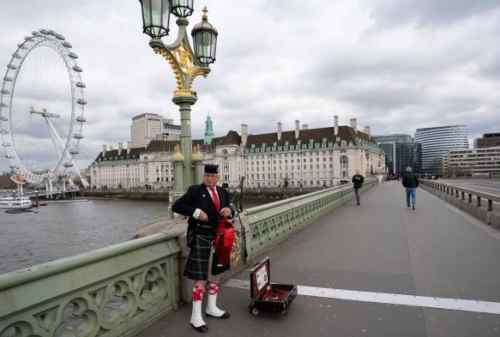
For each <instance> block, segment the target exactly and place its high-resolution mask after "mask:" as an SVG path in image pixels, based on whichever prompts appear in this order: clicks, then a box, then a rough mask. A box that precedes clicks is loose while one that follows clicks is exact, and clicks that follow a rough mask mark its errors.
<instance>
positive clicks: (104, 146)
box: [102, 144, 108, 155]
mask: <svg viewBox="0 0 500 337" xmlns="http://www.w3.org/2000/svg"><path fill="white" fill-rule="evenodd" d="M106 152H108V146H107V145H106V144H103V146H102V154H103V155H105V154H106Z"/></svg>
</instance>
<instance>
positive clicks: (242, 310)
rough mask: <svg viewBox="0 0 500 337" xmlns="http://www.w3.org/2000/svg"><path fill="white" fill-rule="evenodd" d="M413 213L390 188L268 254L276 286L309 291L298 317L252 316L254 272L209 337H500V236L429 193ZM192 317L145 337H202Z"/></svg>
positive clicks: (238, 280)
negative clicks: (294, 286)
mask: <svg viewBox="0 0 500 337" xmlns="http://www.w3.org/2000/svg"><path fill="white" fill-rule="evenodd" d="M404 204H405V202H404V201H403V190H402V188H401V187H400V185H399V184H398V182H386V183H383V184H382V185H379V186H378V187H375V188H373V189H372V190H369V191H368V192H366V193H365V194H364V195H363V196H362V205H361V207H356V206H354V205H353V204H348V205H345V206H343V207H341V208H339V209H337V210H335V212H334V213H332V214H331V215H329V216H326V217H323V218H321V219H320V220H319V221H317V222H316V223H315V224H312V225H310V226H309V227H307V228H306V229H305V230H304V231H302V232H299V233H297V234H295V235H293V236H292V237H291V238H290V239H289V240H288V241H286V242H284V243H282V244H281V245H279V246H278V247H276V248H275V249H273V250H272V251H271V252H269V254H268V255H269V256H270V257H271V271H272V272H271V278H272V280H273V281H275V282H286V283H288V282H290V283H294V284H298V285H299V296H298V297H297V298H296V299H295V301H294V303H293V304H292V306H291V308H290V311H289V313H288V315H287V316H284V317H281V316H280V315H278V316H272V315H264V314H261V315H260V316H258V317H253V316H251V315H250V314H249V313H248V309H247V306H248V303H249V291H248V290H247V289H244V288H247V287H248V283H247V280H248V271H245V272H242V273H240V274H239V275H236V276H235V278H234V279H232V280H230V281H229V282H228V283H226V285H225V287H223V289H222V294H221V299H222V301H221V302H220V303H222V304H223V305H224V307H225V308H227V309H228V310H229V311H230V312H231V314H232V317H231V318H230V319H229V320H227V321H214V320H213V319H208V318H207V319H206V321H207V323H208V326H209V329H210V330H209V332H208V334H207V336H228V337H229V336H231V337H234V336H238V337H244V336H252V337H254V336H273V337H274V336H304V337H309V336H346V337H350V336H363V337H365V336H374V337H375V336H378V337H390V336H395V337H411V336H418V337H423V336H428V337H441V336H443V337H444V336H450V337H451V336H452V337H461V336H463V337H482V336H485V337H486V336H500V303H499V302H500V268H499V267H498V258H499V257H500V234H499V233H500V232H498V231H496V230H494V229H491V228H489V227H487V226H486V225H484V224H482V223H480V222H479V221H478V220H475V219H474V218H472V217H470V216H468V215H466V214H465V213H462V212H461V211H459V210H457V209H455V208H454V207H452V206H450V205H448V204H447V203H445V202H444V201H442V200H441V199H438V198H437V197H435V196H433V195H431V194H429V193H427V192H426V191H423V190H421V189H419V191H418V194H417V209H416V211H411V210H408V209H406V207H405V205H404ZM325 288H327V289H325ZM339 289H344V290H353V292H346V291H342V290H339ZM374 292H377V294H375V293H374ZM381 293H383V294H381ZM391 294H394V295H391ZM401 295H412V296H401ZM413 295H416V296H413ZM429 297H435V299H434V298H429ZM340 298H344V299H340ZM448 299H456V300H448ZM464 300H466V301H464ZM467 300H469V301H467ZM470 300H472V301H470ZM377 302H386V303H377ZM402 303H406V304H408V305H402ZM436 306H438V307H442V308H444V309H436V308H434V307H436ZM189 316H190V306H183V307H182V308H181V309H180V310H179V311H177V312H175V313H173V314H170V315H168V316H167V317H165V318H164V319H162V320H161V321H160V322H158V323H156V324H155V325H153V326H151V327H150V328H148V329H147V330H145V331H144V332H143V333H142V334H141V335H140V337H159V336H176V337H180V336H197V335H199V334H198V333H197V332H195V331H194V330H192V329H191V328H190V327H189V326H188V320H189Z"/></svg>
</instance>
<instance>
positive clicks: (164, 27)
mask: <svg viewBox="0 0 500 337" xmlns="http://www.w3.org/2000/svg"><path fill="white" fill-rule="evenodd" d="M139 2H140V3H141V7H142V23H143V32H144V33H145V34H147V35H149V36H150V37H151V38H152V39H160V38H162V37H164V36H167V35H168V32H169V24H170V0H139Z"/></svg>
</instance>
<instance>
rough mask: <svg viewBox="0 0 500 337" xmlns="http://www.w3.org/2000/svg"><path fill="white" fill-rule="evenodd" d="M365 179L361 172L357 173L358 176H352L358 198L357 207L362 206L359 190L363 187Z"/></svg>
mask: <svg viewBox="0 0 500 337" xmlns="http://www.w3.org/2000/svg"><path fill="white" fill-rule="evenodd" d="M364 181H365V178H364V177H363V176H362V175H361V173H360V172H359V171H356V174H355V175H353V176H352V185H353V187H354V195H355V196H356V205H358V206H359V205H360V203H359V189H360V188H361V187H363V182H364Z"/></svg>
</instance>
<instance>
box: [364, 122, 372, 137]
mask: <svg viewBox="0 0 500 337" xmlns="http://www.w3.org/2000/svg"><path fill="white" fill-rule="evenodd" d="M363 131H364V133H366V134H367V135H368V136H370V133H371V128H370V126H369V125H367V126H365V129H364V130H363Z"/></svg>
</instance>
